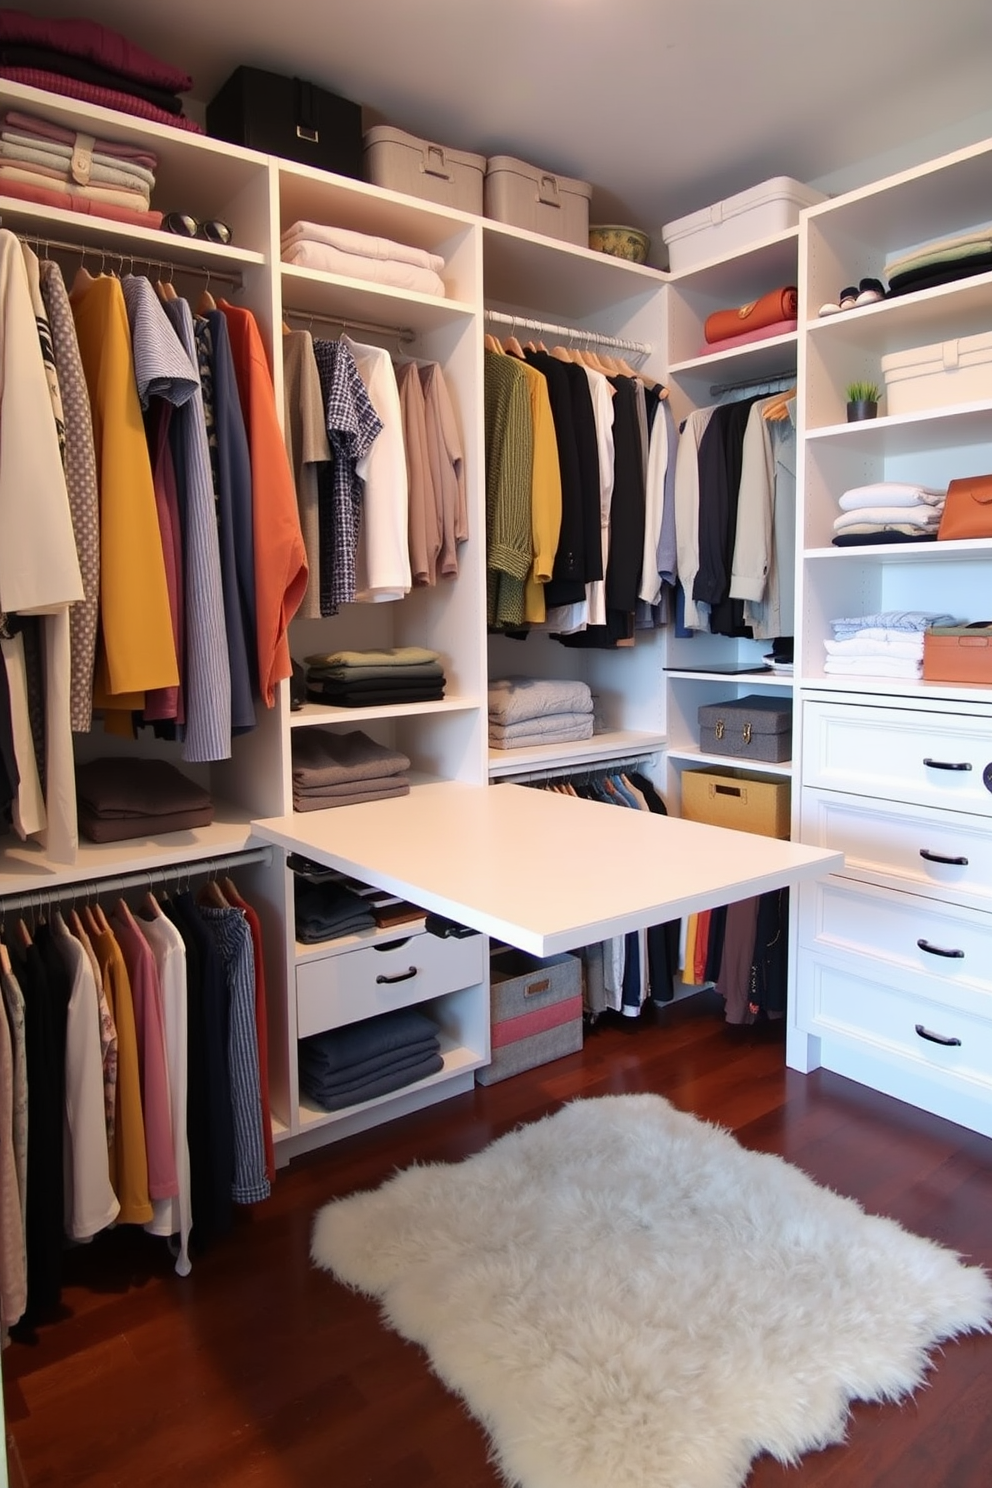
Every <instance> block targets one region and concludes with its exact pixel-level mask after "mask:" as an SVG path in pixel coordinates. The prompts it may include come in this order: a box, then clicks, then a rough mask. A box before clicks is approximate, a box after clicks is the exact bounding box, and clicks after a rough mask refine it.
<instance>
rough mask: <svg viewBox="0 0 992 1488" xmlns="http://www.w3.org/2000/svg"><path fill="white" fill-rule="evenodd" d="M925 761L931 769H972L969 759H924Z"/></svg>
mask: <svg viewBox="0 0 992 1488" xmlns="http://www.w3.org/2000/svg"><path fill="white" fill-rule="evenodd" d="M923 763H924V764H925V765H927V766H929V768H930V769H931V770H970V769H971V765H970V764H969V763H968V761H967V760H935V759H924V761H923Z"/></svg>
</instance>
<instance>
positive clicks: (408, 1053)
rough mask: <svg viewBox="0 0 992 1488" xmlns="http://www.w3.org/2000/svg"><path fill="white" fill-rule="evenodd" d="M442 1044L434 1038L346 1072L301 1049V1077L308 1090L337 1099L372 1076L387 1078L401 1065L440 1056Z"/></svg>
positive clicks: (375, 1057)
mask: <svg viewBox="0 0 992 1488" xmlns="http://www.w3.org/2000/svg"><path fill="white" fill-rule="evenodd" d="M440 1049H441V1042H440V1040H439V1038H438V1036H437V1034H434V1035H432V1037H431V1038H425V1039H418V1041H417V1042H416V1043H415V1044H407V1045H404V1047H403V1048H402V1049H393V1050H391V1051H390V1052H389V1053H388V1054H375V1055H373V1056H372V1057H371V1058H369V1059H359V1060H357V1061H356V1062H355V1064H351V1065H349V1066H348V1067H347V1069H343V1070H328V1069H327V1068H326V1067H325V1065H324V1061H323V1059H322V1057H321V1054H320V1051H319V1050H316V1051H309V1050H306V1049H304V1047H303V1045H302V1044H301V1045H300V1075H301V1076H303V1074H304V1073H305V1074H306V1080H307V1088H308V1089H309V1090H310V1091H311V1092H312V1093H316V1092H317V1091H319V1092H320V1093H321V1094H322V1095H337V1094H339V1093H341V1092H346V1091H347V1090H348V1089H355V1088H356V1087H357V1086H359V1085H362V1084H363V1083H364V1082H365V1081H367V1080H368V1079H370V1078H371V1077H372V1076H373V1075H385V1074H388V1073H389V1071H390V1070H391V1069H396V1068H398V1067H399V1066H400V1065H403V1064H415V1063H416V1062H417V1061H418V1060H420V1059H423V1057H424V1055H425V1054H438V1053H440Z"/></svg>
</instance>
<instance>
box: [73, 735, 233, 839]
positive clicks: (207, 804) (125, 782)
mask: <svg viewBox="0 0 992 1488" xmlns="http://www.w3.org/2000/svg"><path fill="white" fill-rule="evenodd" d="M76 801H77V810H78V816H79V830H80V832H82V834H83V836H84V837H88V838H89V840H90V841H91V842H122V841H124V840H125V839H127V838H132V837H158V836H160V835H161V834H162V833H163V832H183V831H188V830H189V828H190V827H205V826H209V824H210V823H211V822H212V821H213V819H214V803H213V801H212V800H211V798H210V796H209V794H208V792H207V791H205V790H204V789H203V787H202V786H200V785H197V783H196V781H195V780H190V778H189V777H188V776H187V775H184V774H183V773H182V771H181V770H177V769H176V768H175V766H174V765H170V764H167V763H166V761H165V760H156V759H128V758H127V757H126V756H119V757H115V758H108V759H95V760H90V761H89V762H88V763H86V764H82V765H80V766H79V767H78V769H77V770H76Z"/></svg>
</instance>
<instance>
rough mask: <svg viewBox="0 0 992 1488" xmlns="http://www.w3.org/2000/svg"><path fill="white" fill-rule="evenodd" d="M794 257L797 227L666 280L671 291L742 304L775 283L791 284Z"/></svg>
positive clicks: (706, 260) (797, 253) (695, 265)
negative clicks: (701, 294)
mask: <svg viewBox="0 0 992 1488" xmlns="http://www.w3.org/2000/svg"><path fill="white" fill-rule="evenodd" d="M798 256H799V228H798V227H789V228H786V229H785V231H784V232H778V233H771V234H769V236H768V237H764V238H756V239H755V241H754V242H753V243H746V244H745V245H744V247H743V248H734V249H732V250H731V251H730V252H729V253H722V254H720V255H719V256H718V257H716V258H707V259H704V260H703V262H702V263H698V264H693V265H692V268H690V269H683V270H682V271H681V272H680V273H677V274H672V275H671V276H670V278H671V283H672V286H673V288H675V289H691V290H699V291H701V292H702V293H704V294H707V295H712V296H714V297H715V298H721V299H727V303H728V304H731V303H733V301H734V300H737V301H738V303H740V304H743V303H744V302H745V301H746V300H747V299H748V298H756V296H757V294H764V293H765V291H766V290H769V289H774V288H775V281H776V280H778V281H779V282H780V283H783V284H791V283H795V282H796V279H795V276H796V273H797V261H798ZM745 276H747V277H746V278H745ZM748 286H750V293H749V288H748ZM742 288H743V292H742Z"/></svg>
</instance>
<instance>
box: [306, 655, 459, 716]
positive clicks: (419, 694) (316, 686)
mask: <svg viewBox="0 0 992 1488" xmlns="http://www.w3.org/2000/svg"><path fill="white" fill-rule="evenodd" d="M305 660H306V668H307V697H308V699H309V700H310V702H312V703H327V704H329V705H331V706H333V707H335V708H370V707H375V706H377V705H378V704H380V703H427V702H435V701H438V700H439V699H441V698H443V697H444V683H445V678H444V668H443V666H442V665H441V658H440V655H439V653H438V652H437V651H428V650H427V649H426V647H424V646H393V647H390V648H388V649H386V650H383V651H329V652H322V653H320V654H319V655H315V656H308V657H306V658H305Z"/></svg>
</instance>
